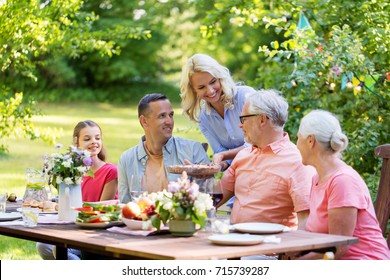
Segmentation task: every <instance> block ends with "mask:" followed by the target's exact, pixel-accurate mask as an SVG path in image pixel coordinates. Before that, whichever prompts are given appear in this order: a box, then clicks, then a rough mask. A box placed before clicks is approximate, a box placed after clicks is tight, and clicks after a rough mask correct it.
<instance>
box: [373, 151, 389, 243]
mask: <svg viewBox="0 0 390 280" xmlns="http://www.w3.org/2000/svg"><path fill="white" fill-rule="evenodd" d="M375 156H376V157H379V158H382V159H383V162H382V170H381V177H380V180H379V187H378V194H377V197H376V200H375V204H374V208H375V213H376V216H377V218H378V222H379V225H380V227H381V230H382V232H383V236H384V237H386V234H387V246H388V247H389V248H390V233H386V232H387V225H388V223H389V219H390V160H389V158H390V144H385V145H381V146H378V147H377V148H376V149H375Z"/></svg>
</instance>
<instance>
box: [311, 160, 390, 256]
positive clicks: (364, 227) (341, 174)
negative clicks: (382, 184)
mask: <svg viewBox="0 0 390 280" xmlns="http://www.w3.org/2000/svg"><path fill="white" fill-rule="evenodd" d="M317 182H318V177H317V176H316V177H315V178H314V181H313V186H312V189H311V193H310V215H309V218H308V220H307V223H306V230H308V231H312V232H320V233H329V229H328V209H332V208H340V207H355V208H357V209H358V216H357V221H356V227H355V230H354V233H353V236H354V237H357V238H359V242H358V243H357V244H353V245H350V246H348V251H347V252H346V253H345V254H344V255H343V256H342V257H341V259H347V260H362V259H390V251H389V249H388V247H387V243H386V240H385V239H384V238H383V235H382V231H381V229H380V227H379V223H378V220H377V218H376V214H375V210H374V206H373V204H372V201H371V196H370V193H369V191H368V188H367V186H366V183H365V182H364V181H363V179H362V178H361V177H360V175H359V174H358V173H357V172H356V171H355V170H354V169H353V168H352V167H350V166H346V167H342V168H340V169H339V170H337V172H336V173H335V174H333V176H332V177H331V178H329V179H328V180H327V181H325V182H323V183H322V184H320V185H317Z"/></svg>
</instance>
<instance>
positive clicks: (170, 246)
mask: <svg viewBox="0 0 390 280" xmlns="http://www.w3.org/2000/svg"><path fill="white" fill-rule="evenodd" d="M0 234H2V235H7V236H11V237H16V238H22V239H26V240H31V241H39V242H44V243H51V244H54V245H56V246H57V259H66V257H67V253H66V248H76V249H80V250H85V251H88V252H91V253H98V254H101V255H105V256H108V257H112V258H119V259H163V260H175V259H176V260H190V259H198V260H200V259H226V258H228V259H235V258H240V257H243V256H250V255H257V254H280V253H287V252H293V251H303V250H313V249H321V248H334V247H335V246H337V245H342V244H354V243H357V242H358V239H357V238H354V237H348V236H338V235H329V234H319V233H311V232H306V231H291V232H283V233H279V234H276V236H277V237H280V238H281V242H280V243H279V244H271V243H263V244H258V245H251V246H221V245H214V244H211V243H210V241H209V240H208V239H207V237H208V236H209V235H210V234H209V233H206V232H198V233H197V234H196V235H195V236H193V237H184V238H181V237H173V236H172V235H170V234H164V235H155V236H147V237H143V236H131V235H125V234H119V233H112V232H109V231H107V230H105V229H82V228H79V227H78V226H77V225H75V224H67V225H38V227H35V228H25V227H23V226H20V225H13V226H10V225H8V226H5V225H1V223H0Z"/></svg>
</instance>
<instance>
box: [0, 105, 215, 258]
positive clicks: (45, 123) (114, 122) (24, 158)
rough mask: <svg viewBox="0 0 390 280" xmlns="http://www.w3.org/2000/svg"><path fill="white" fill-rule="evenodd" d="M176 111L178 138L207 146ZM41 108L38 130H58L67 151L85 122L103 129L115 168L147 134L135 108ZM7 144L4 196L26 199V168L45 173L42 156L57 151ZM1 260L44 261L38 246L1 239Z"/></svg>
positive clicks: (22, 142)
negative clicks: (76, 131)
mask: <svg viewBox="0 0 390 280" xmlns="http://www.w3.org/2000/svg"><path fill="white" fill-rule="evenodd" d="M174 107H175V132H174V135H176V136H181V137H185V138H190V139H194V140H197V141H199V142H204V141H205V138H204V137H203V135H202V134H201V133H200V131H199V130H198V129H197V125H196V123H194V122H190V121H189V120H188V118H187V117H184V116H183V115H182V110H181V109H180V107H179V105H176V106H174ZM39 108H41V109H42V111H43V113H44V114H45V115H44V116H39V117H35V118H34V124H35V125H36V126H37V127H38V128H44V127H50V128H51V129H53V131H56V130H58V131H59V133H60V138H59V139H58V141H57V143H61V144H63V146H64V149H63V151H65V149H66V147H67V146H69V145H71V144H72V133H73V128H74V126H75V125H76V124H77V122H79V121H82V120H87V119H90V120H93V121H95V122H97V123H98V124H99V125H100V127H101V128H102V131H103V141H104V146H105V147H106V149H107V151H108V159H107V160H108V161H109V162H112V163H115V164H116V163H117V162H118V160H119V157H120V155H121V153H122V152H124V151H125V150H127V149H128V148H130V147H132V146H134V145H136V144H137V143H138V142H139V139H140V137H141V136H142V134H143V130H142V128H141V126H140V124H139V122H138V117H137V106H136V105H135V104H133V105H128V106H118V105H110V104H102V103H99V104H91V103H83V104H79V103H77V104H73V103H72V104H40V105H39ZM7 143H8V147H9V154H8V155H5V156H1V157H0V193H4V192H7V193H15V194H16V195H17V196H18V197H22V196H23V194H24V190H25V187H26V186H25V184H26V179H25V177H26V176H25V170H26V168H28V167H32V168H36V169H41V168H42V164H43V160H42V155H43V154H45V153H46V154H50V153H52V152H54V147H52V146H51V145H48V144H45V143H43V142H42V141H40V140H39V141H31V140H26V139H10V140H9V141H7ZM210 152H211V151H210V149H209V153H210ZM0 259H1V260H30V259H40V257H39V255H38V254H37V252H36V250H35V242H31V241H25V240H22V239H16V238H10V237H5V236H1V235H0Z"/></svg>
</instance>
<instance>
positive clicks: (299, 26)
mask: <svg viewBox="0 0 390 280" xmlns="http://www.w3.org/2000/svg"><path fill="white" fill-rule="evenodd" d="M201 2H208V5H210V3H209V1H201ZM213 4H214V7H215V9H210V10H209V16H208V17H207V19H206V20H205V22H204V25H205V28H206V30H207V33H208V34H211V33H213V32H214V33H215V31H216V30H221V31H220V32H221V33H223V32H224V30H223V29H221V26H223V22H226V19H228V20H229V22H230V23H231V28H238V27H237V26H236V25H237V23H239V25H241V26H242V25H246V26H248V27H252V28H254V29H257V28H264V27H265V28H269V29H273V30H274V31H275V32H276V33H277V34H279V35H282V38H279V39H278V38H276V40H273V41H271V42H269V43H268V44H261V43H260V44H259V52H260V54H259V57H260V56H261V55H263V57H264V58H265V62H266V63H264V65H259V69H258V77H257V80H256V83H257V85H258V86H259V87H265V88H275V89H279V90H281V91H282V92H284V93H285V95H286V98H287V100H288V102H289V104H290V111H289V122H288V124H287V126H286V129H287V130H288V131H289V132H290V135H291V136H293V137H292V138H293V140H294V137H295V135H296V132H297V129H298V124H299V121H300V119H301V118H302V117H303V116H304V115H305V114H306V113H307V112H308V111H310V110H312V109H314V108H322V109H325V110H329V111H331V112H333V113H335V114H336V115H337V116H338V117H339V118H340V121H341V123H342V127H343V129H344V130H345V132H346V134H347V135H348V137H349V139H350V146H349V149H348V151H347V152H346V153H345V155H344V156H345V160H346V161H347V162H348V163H349V164H351V165H352V166H353V167H354V168H355V169H357V170H358V172H359V173H360V174H362V176H363V177H364V178H365V180H366V182H367V183H368V184H369V186H370V187H371V190H372V191H373V193H375V188H376V186H377V185H378V178H379V174H378V170H379V160H378V159H376V158H375V156H374V148H375V147H376V146H378V145H380V144H384V143H389V135H390V134H389V131H390V122H389V117H390V114H389V109H390V108H389V104H390V102H389V101H390V93H389V85H390V69H389V65H390V63H389V62H390V52H389V50H390V36H389V35H390V27H389V26H388V24H387V23H388V22H389V21H390V5H389V3H388V1H385V0H376V1H368V0H357V1H355V0H349V1H341V2H340V1H325V0H324V1H315V0H307V1H288V2H286V1H271V2H265V1H260V0H255V1H249V0H244V1H227V0H219V1H213ZM271 5H272V6H271Z"/></svg>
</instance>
